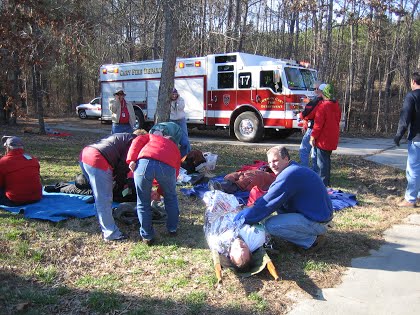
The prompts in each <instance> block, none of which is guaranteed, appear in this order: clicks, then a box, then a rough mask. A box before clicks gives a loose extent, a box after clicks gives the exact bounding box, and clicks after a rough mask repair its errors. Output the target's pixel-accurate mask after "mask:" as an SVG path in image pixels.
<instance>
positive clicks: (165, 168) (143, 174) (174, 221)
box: [134, 159, 179, 240]
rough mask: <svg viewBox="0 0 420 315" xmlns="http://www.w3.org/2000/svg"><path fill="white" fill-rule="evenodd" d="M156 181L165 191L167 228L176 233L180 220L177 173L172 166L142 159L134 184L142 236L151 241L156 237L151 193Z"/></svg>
mask: <svg viewBox="0 0 420 315" xmlns="http://www.w3.org/2000/svg"><path fill="white" fill-rule="evenodd" d="M153 179H156V180H157V181H158V183H159V186H160V188H161V189H162V191H163V198H164V201H165V210H166V213H167V221H166V228H167V229H168V231H169V232H176V230H177V228H178V220H179V207H178V197H177V194H176V171H175V169H174V168H173V167H172V166H169V165H168V164H165V163H163V162H160V161H157V160H153V159H140V160H138V161H137V167H136V169H135V170H134V183H135V185H136V192H137V215H138V217H139V221H140V235H141V237H142V238H143V239H146V240H151V239H152V238H153V237H154V236H155V231H154V229H153V225H152V208H151V206H150V203H151V197H150V194H151V191H152V184H153Z"/></svg>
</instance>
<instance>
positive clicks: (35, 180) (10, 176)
mask: <svg viewBox="0 0 420 315" xmlns="http://www.w3.org/2000/svg"><path fill="white" fill-rule="evenodd" d="M39 170H40V166H39V162H38V160H37V159H36V158H35V157H33V156H31V155H29V154H27V153H25V152H24V151H23V149H14V150H11V151H9V152H8V153H7V154H6V155H5V156H3V157H2V158H1V159H0V189H3V190H4V193H5V195H6V197H7V198H8V199H9V200H11V201H13V202H15V203H18V204H19V203H27V202H35V201H38V200H40V199H41V197H42V184H41V177H40V174H39Z"/></svg>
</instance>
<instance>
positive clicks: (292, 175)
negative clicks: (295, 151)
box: [235, 146, 333, 252]
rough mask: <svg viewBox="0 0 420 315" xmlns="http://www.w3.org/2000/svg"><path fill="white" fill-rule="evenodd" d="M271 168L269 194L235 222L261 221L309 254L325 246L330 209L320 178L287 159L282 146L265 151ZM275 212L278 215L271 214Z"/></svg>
mask: <svg viewBox="0 0 420 315" xmlns="http://www.w3.org/2000/svg"><path fill="white" fill-rule="evenodd" d="M267 159H268V164H269V166H270V168H271V169H272V170H273V172H274V174H275V175H276V179H275V181H274V182H273V183H272V184H271V186H270V187H269V189H268V192H267V193H266V194H265V195H264V196H262V197H260V198H259V199H257V201H256V202H255V203H254V205H253V206H252V207H249V208H245V209H244V210H242V211H241V212H239V213H238V214H237V215H236V217H235V220H239V219H240V218H241V217H244V218H245V222H244V224H250V225H251V224H255V223H258V222H260V221H262V220H264V219H266V218H267V219H266V220H265V222H264V225H265V228H266V230H267V232H268V233H269V234H271V235H272V236H275V237H278V238H282V239H285V240H286V241H289V242H291V243H294V244H296V245H298V246H299V247H301V248H303V249H305V250H308V251H310V252H314V251H317V250H318V249H320V248H321V247H322V246H323V245H324V243H325V234H326V232H327V225H328V223H329V222H330V221H331V220H332V218H333V208H332V204H331V200H330V197H329V196H328V193H327V189H326V187H325V185H324V183H323V182H322V180H321V178H320V177H319V176H318V174H316V173H315V172H314V171H312V170H311V169H309V168H307V167H304V166H301V165H299V164H298V163H296V162H294V161H292V160H290V156H289V152H288V151H287V148H286V147H284V146H275V147H273V148H271V149H269V150H268V151H267ZM273 212H277V215H272V216H271V214H272V213H273Z"/></svg>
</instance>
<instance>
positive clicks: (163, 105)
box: [155, 0, 182, 123]
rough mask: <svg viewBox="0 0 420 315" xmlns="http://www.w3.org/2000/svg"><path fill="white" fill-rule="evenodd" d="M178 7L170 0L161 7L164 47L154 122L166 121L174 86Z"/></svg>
mask: <svg viewBox="0 0 420 315" xmlns="http://www.w3.org/2000/svg"><path fill="white" fill-rule="evenodd" d="M180 2H181V1H180ZM180 8H182V6H180V5H179V6H176V4H175V2H171V1H170V0H166V4H165V6H164V8H163V10H164V16H165V49H164V52H163V64H162V76H161V81H160V86H159V96H158V104H157V109H156V118H155V122H156V123H159V122H163V121H168V120H169V115H170V111H171V108H170V96H171V94H172V88H173V87H174V75H175V73H174V69H175V63H176V55H177V49H176V44H177V43H178V30H179V19H178V17H177V15H176V10H177V9H180Z"/></svg>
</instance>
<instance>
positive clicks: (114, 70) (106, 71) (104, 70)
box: [102, 68, 118, 74]
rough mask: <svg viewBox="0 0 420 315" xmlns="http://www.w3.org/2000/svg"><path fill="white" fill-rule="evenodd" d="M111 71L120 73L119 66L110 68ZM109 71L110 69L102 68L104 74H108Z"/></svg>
mask: <svg viewBox="0 0 420 315" xmlns="http://www.w3.org/2000/svg"><path fill="white" fill-rule="evenodd" d="M109 72H110V73H118V68H114V69H110V70H109ZM107 73H108V69H106V68H105V69H102V74H107Z"/></svg>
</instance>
